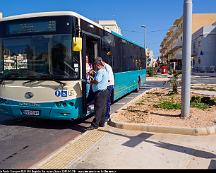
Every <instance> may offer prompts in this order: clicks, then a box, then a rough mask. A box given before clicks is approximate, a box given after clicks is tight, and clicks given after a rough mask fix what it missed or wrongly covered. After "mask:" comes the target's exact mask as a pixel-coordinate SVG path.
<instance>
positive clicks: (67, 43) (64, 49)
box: [0, 34, 80, 80]
mask: <svg viewBox="0 0 216 173" xmlns="http://www.w3.org/2000/svg"><path fill="white" fill-rule="evenodd" d="M0 41H1V44H0V49H2V50H1V51H0V53H1V55H0V56H1V57H0V62H1V67H0V79H1V80H4V79H7V80H9V79H13V80H27V79H30V80H33V79H36V80H40V79H46V80H49V79H57V80H70V79H79V76H80V75H79V74H80V68H79V67H80V62H79V61H80V60H79V54H77V53H75V52H72V50H71V49H72V48H71V47H72V46H71V45H72V36H71V34H64V35H63V34H62V35H61V34H58V35H37V36H25V37H12V38H4V39H2V40H0Z"/></svg>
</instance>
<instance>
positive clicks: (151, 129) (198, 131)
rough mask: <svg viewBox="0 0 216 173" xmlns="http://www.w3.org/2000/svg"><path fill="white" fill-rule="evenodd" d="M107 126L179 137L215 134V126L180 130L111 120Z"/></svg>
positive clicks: (178, 128) (179, 128)
mask: <svg viewBox="0 0 216 173" xmlns="http://www.w3.org/2000/svg"><path fill="white" fill-rule="evenodd" d="M109 125H110V126H112V127H115V128H119V129H126V130H137V131H146V132H154V133H170V134H181V135H191V136H207V135H213V134H216V126H212V127H205V128H181V127H166V126H153V125H145V124H135V123H121V122H115V121H112V120H111V121H110V122H109Z"/></svg>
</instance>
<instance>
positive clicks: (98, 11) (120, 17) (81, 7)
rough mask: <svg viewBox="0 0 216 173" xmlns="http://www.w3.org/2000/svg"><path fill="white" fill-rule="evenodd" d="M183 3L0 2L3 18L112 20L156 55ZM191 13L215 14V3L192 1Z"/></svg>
mask: <svg viewBox="0 0 216 173" xmlns="http://www.w3.org/2000/svg"><path fill="white" fill-rule="evenodd" d="M183 3H184V0H108V1H104V0H0V11H1V12H3V15H4V16H11V15H17V14H24V13H31V12H45V11H74V12H77V13H79V14H81V15H83V16H85V17H87V18H89V19H91V20H113V19H114V20H116V21H117V23H118V25H119V26H120V28H121V30H122V34H123V35H124V36H125V37H127V38H128V39H129V40H131V41H134V42H136V43H138V44H140V45H143V44H144V29H143V28H142V27H141V26H142V25H146V26H147V35H146V44H147V47H149V48H150V49H152V50H153V51H154V54H155V57H158V56H159V55H160V53H159V49H160V43H161V41H162V40H163V38H164V36H165V35H166V32H167V30H168V29H169V28H170V26H171V25H172V24H173V22H174V21H175V19H176V18H179V17H181V16H182V15H183ZM193 12H194V13H216V0H193Z"/></svg>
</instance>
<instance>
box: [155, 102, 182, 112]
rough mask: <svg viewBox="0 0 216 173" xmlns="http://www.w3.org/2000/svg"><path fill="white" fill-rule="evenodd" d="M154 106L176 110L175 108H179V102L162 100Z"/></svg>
mask: <svg viewBox="0 0 216 173" xmlns="http://www.w3.org/2000/svg"><path fill="white" fill-rule="evenodd" d="M155 107H157V108H161V109H168V110H173V109H174V110H177V109H181V104H180V103H173V102H169V101H162V102H160V103H159V104H158V105H155Z"/></svg>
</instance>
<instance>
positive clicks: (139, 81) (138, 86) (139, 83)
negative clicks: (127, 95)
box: [136, 77, 141, 93]
mask: <svg viewBox="0 0 216 173" xmlns="http://www.w3.org/2000/svg"><path fill="white" fill-rule="evenodd" d="M137 83H138V85H137V89H136V92H137V93H138V92H139V91H140V86H141V79H140V77H139V79H138V81H137Z"/></svg>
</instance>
